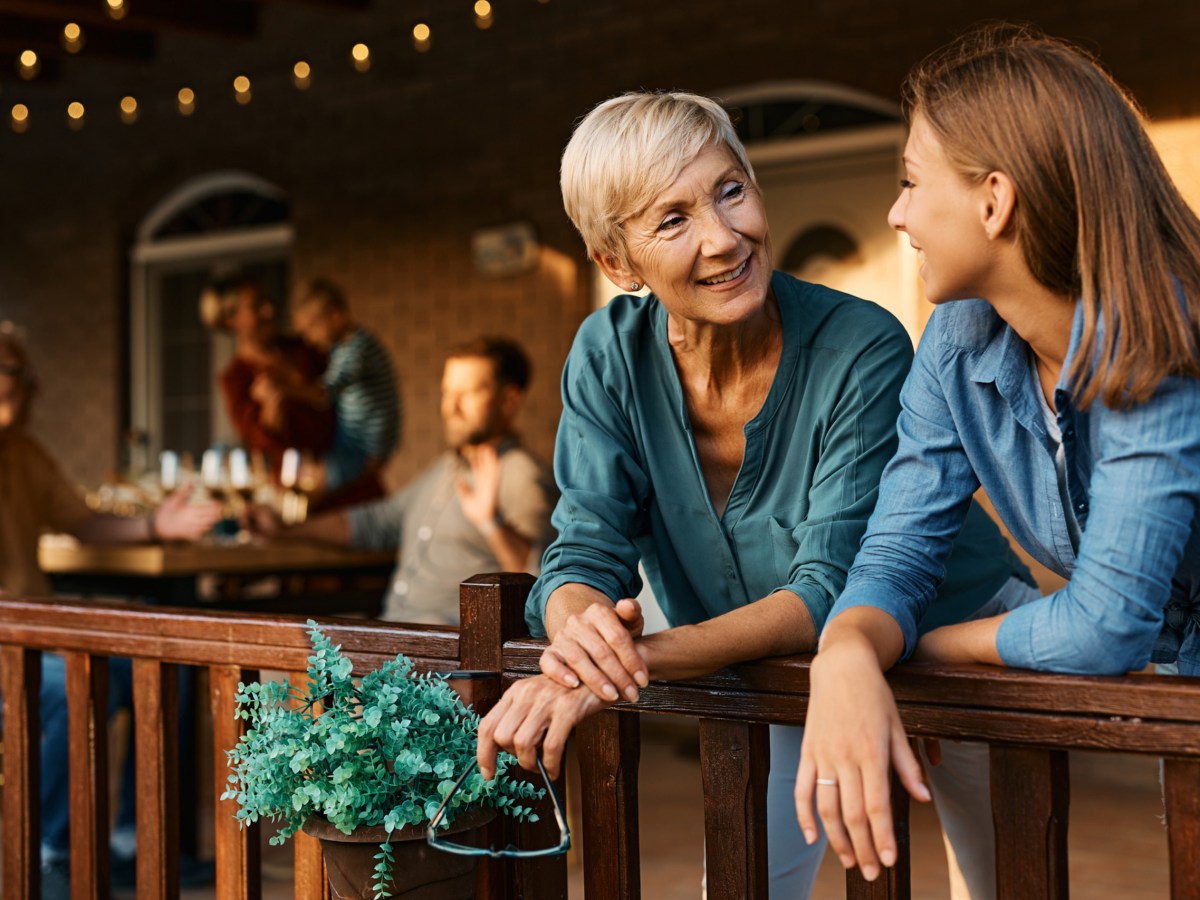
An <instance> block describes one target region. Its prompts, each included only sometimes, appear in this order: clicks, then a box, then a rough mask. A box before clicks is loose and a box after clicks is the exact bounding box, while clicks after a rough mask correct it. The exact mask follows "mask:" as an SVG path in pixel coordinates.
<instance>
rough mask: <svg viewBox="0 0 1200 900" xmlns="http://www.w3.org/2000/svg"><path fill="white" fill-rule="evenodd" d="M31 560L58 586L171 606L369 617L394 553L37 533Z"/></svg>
mask: <svg viewBox="0 0 1200 900" xmlns="http://www.w3.org/2000/svg"><path fill="white" fill-rule="evenodd" d="M38 562H39V563H40V565H41V567H42V571H44V572H45V573H46V574H47V575H49V576H50V578H51V580H52V581H53V583H54V585H55V588H56V589H57V590H59V591H61V592H64V593H80V594H85V595H95V594H105V595H115V596H121V597H146V598H148V599H151V600H154V601H155V602H158V603H162V604H167V605H172V606H202V605H210V604H216V605H219V606H220V607H221V608H222V609H230V610H247V611H269V612H291V613H302V614H307V615H338V614H339V613H345V612H352V613H360V614H361V613H366V614H367V615H370V616H377V615H378V614H379V610H380V605H381V603H382V601H383V595H384V593H385V592H386V590H387V585H388V579H389V576H390V574H391V571H392V569H393V567H394V566H395V564H396V555H395V553H394V552H393V551H390V550H349V549H344V548H339V547H332V546H329V545H327V544H320V543H315V542H309V541H298V540H288V541H265V542H257V541H255V542H251V543H248V544H220V543H214V542H207V541H202V542H197V543H193V544H180V543H166V544H80V543H78V542H76V541H72V540H71V539H69V538H63V537H61V536H58V535H54V536H50V537H47V538H43V539H42V541H41V544H40V545H39V547H38ZM204 577H210V578H212V579H214V583H215V585H216V589H215V590H209V591H202V590H200V589H199V587H198V584H199V579H201V578H204ZM266 578H278V579H279V591H278V594H276V595H274V596H259V593H260V592H254V595H253V596H249V595H246V594H244V593H243V589H244V588H245V587H246V586H247V585H248V584H250V583H253V582H259V583H260V587H261V582H262V580H263V579H266Z"/></svg>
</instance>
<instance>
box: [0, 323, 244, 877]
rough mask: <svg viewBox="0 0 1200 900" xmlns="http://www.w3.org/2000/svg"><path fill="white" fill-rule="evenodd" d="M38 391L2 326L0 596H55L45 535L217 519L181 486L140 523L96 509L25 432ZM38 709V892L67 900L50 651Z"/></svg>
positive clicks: (127, 539) (119, 835) (125, 663)
mask: <svg viewBox="0 0 1200 900" xmlns="http://www.w3.org/2000/svg"><path fill="white" fill-rule="evenodd" d="M36 393H37V378H36V376H35V375H34V372H33V368H32V366H31V364H30V361H29V356H28V354H27V352H26V350H25V347H24V344H23V343H22V341H21V339H20V337H19V336H18V333H17V329H15V328H13V327H12V326H11V325H9V324H8V323H5V324H4V325H3V326H0V593H2V594H11V595H13V596H18V597H49V596H51V595H52V589H51V586H50V583H49V581H48V580H47V578H46V576H45V575H44V574H43V573H42V571H41V569H40V568H39V566H38V538H39V536H40V535H41V534H42V532H45V531H55V532H65V533H68V534H72V535H74V536H75V537H76V538H78V539H79V540H81V541H84V542H87V543H135V542H140V541H157V540H195V539H197V538H199V537H201V536H203V535H204V534H206V533H207V532H208V530H209V529H210V528H212V526H213V525H214V524H215V523H216V521H217V520H218V519H219V518H220V515H221V510H220V506H219V504H217V503H212V502H203V503H193V502H191V500H190V497H189V493H190V488H186V487H185V488H183V489H181V490H179V491H176V492H175V493H174V494H171V495H170V496H168V497H167V498H166V500H164V501H163V502H162V504H161V505H160V506H158V507H157V508H156V509H153V510H151V511H150V512H148V513H147V514H146V515H145V516H142V517H139V518H124V517H120V516H114V515H109V514H105V513H95V512H92V510H90V509H89V508H88V507H87V504H85V503H84V501H83V498H82V497H81V496H80V494H79V492H78V491H76V489H75V488H74V486H73V485H72V484H71V483H70V482H69V481H68V480H67V479H66V478H65V477H64V475H63V474H62V472H61V470H60V469H59V467H58V465H57V464H56V463H55V461H54V459H53V458H52V457H51V456H50V454H49V453H47V452H46V450H45V449H44V448H43V447H42V445H41V444H40V443H39V442H38V441H37V439H36V438H34V437H33V435H32V434H30V433H29V431H28V429H27V427H26V425H27V423H28V421H29V415H30V407H31V404H32V401H33V398H34V396H35V395H36ZM132 694H133V686H132V676H131V667H130V663H129V660H127V659H112V660H110V666H109V713H110V715H111V714H112V713H114V712H116V710H117V709H120V708H128V709H132ZM40 712H41V726H42V744H41V766H42V784H41V800H42V807H41V813H42V834H41V841H42V866H43V891H42V896H43V897H53V898H59V897H63V898H65V897H67V896H69V889H68V888H69V886H68V877H69V874H68V862H69V858H70V796H69V793H68V786H67V782H68V759H67V747H68V726H67V691H66V665H65V663H64V661H63V658H62V657H61V656H58V655H56V654H53V653H44V654H42V685H41V694H40ZM132 775H133V773H132V767H131V766H129V765H127V766H126V769H125V773H124V776H123V785H122V788H123V789H122V791H121V799H120V803H119V808H118V815H117V821H116V827H115V828H114V829H113V872H114V876H119V875H120V873H126V874H128V875H129V876H130V878H132V873H133V871H134V868H133V865H132V858H133V852H134V845H133V840H134V833H135V826H134V805H135V804H134V781H133V777H132ZM181 865H182V867H183V869H185V870H186V872H185V875H188V876H192V878H193V879H194V878H195V877H196V876H197V873H196V867H195V866H194V865H189V864H188V863H186V862H184V863H182V864H181ZM209 868H210V869H211V867H209ZM209 874H210V873H209ZM199 877H200V878H201V879H203V877H204V876H203V874H201V875H200V876H199Z"/></svg>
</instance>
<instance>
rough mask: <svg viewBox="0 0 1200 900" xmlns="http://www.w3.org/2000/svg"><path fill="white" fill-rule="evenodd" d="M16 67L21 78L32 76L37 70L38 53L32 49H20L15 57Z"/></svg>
mask: <svg viewBox="0 0 1200 900" xmlns="http://www.w3.org/2000/svg"><path fill="white" fill-rule="evenodd" d="M17 67H18V72H19V74H20V76H21V77H22V78H32V77H33V76H34V75H36V74H37V72H38V55H37V54H36V53H34V52H33V51H32V50H22V51H21V55H20V56H18V57H17Z"/></svg>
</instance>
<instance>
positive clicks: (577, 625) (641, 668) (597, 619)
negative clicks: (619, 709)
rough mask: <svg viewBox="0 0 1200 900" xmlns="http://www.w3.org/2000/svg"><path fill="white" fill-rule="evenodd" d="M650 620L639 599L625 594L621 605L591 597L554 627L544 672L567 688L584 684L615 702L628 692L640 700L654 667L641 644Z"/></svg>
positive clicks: (543, 662)
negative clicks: (641, 689)
mask: <svg viewBox="0 0 1200 900" xmlns="http://www.w3.org/2000/svg"><path fill="white" fill-rule="evenodd" d="M644 626H645V621H644V620H643V619H642V607H641V604H640V603H638V602H637V601H636V600H628V599H626V600H621V601H618V602H617V604H616V605H615V606H609V605H608V604H607V603H604V602H599V603H591V604H590V605H588V606H587V607H586V608H584V609H583V610H582V611H580V612H577V613H575V614H573V615H570V616H568V617H567V619H566V621H565V622H564V623H563V624H562V626H561V627H559V628H558V630H557V631H556V632H555V633H554V639H553V640H552V641H551V643H550V646H549V647H547V648H546V649H545V651H543V653H542V658H541V666H542V672H543V674H545V675H547V676H549V677H550V678H551V679H553V680H554V681H555V682H557V683H558V684H559V685H561V686H562V687H565V688H576V687H578V686H579V685H580V684H583V685H584V687H586V688H587V689H588V690H589V691H591V692H592V693H593V694H595V695H596V696H597V697H601V698H603V699H605V700H607V701H609V702H610V703H615V702H616V701H617V700H618V699H619V698H620V697H621V696H622V695H623V696H624V697H625V699H626V700H628V701H630V702H631V703H636V702H637V698H638V688H639V687H645V686H646V685H648V684H649V683H650V671H649V669H648V668H647V666H646V661H645V660H644V659H642V656H641V654H640V653H638V649H637V646H636V644H635V641H636V640H637V639H638V638H639V637H641V635H642V628H643V627H644Z"/></svg>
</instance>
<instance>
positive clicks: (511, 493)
mask: <svg viewBox="0 0 1200 900" xmlns="http://www.w3.org/2000/svg"><path fill="white" fill-rule="evenodd" d="M529 376H530V368H529V359H528V357H527V356H526V354H525V351H524V350H523V349H521V347H520V346H519V345H518V344H516V343H514V342H513V341H510V340H507V339H505V338H498V337H481V338H477V339H476V340H473V341H471V342H469V343H466V344H461V345H459V346H457V347H455V348H454V349H452V350H451V351H450V352H449V353H448V354H447V356H446V362H445V367H444V369H443V372H442V402H441V416H442V427H443V429H444V431H445V437H446V444H447V445H448V449H447V450H446V452H444V453H443V454H441V455H440V456H438V457H437V459H435V460H434V461H433V462H432V463H431V464H430V465H429V466H428V467H426V468H425V469H424V470H423V471H422V472H421V473H419V474H418V475H417V476H416V478H414V479H413V480H412V481H411V482H410V483H409V484H408V485H407V486H406V487H404V488H403V489H401V490H400V491H398V492H396V493H394V494H392V495H391V496H389V497H385V498H383V499H381V500H376V501H373V502H371V503H365V504H359V505H356V506H350V507H345V508H342V509H338V510H335V511H333V512H329V513H326V514H325V515H321V516H317V517H315V518H313V519H309V520H308V521H307V522H303V523H301V524H299V525H296V526H292V527H290V528H287V529H283V528H282V526H281V525H280V522H279V519H278V518H277V517H276V516H275V514H274V512H272V511H271V510H269V509H267V508H265V507H256V508H255V510H254V523H253V524H254V527H255V528H256V529H257V530H258V531H260V532H262V533H265V534H267V535H268V536H275V535H286V536H292V537H305V538H312V539H315V540H320V541H325V542H327V543H331V544H336V545H339V546H351V547H358V548H365V549H384V548H391V547H398V548H399V550H398V557H397V565H396V571H395V573H394V574H393V577H392V586H391V589H390V590H389V591H388V595H387V597H386V598H385V600H384V605H383V616H382V617H383V618H384V619H388V620H391V621H399V622H422V623H428V624H440V625H457V624H458V585H459V582H460V581H462V580H463V579H464V578H467V577H469V576H471V575H474V574H476V573H480V572H498V571H505V572H530V573H531V574H536V573H537V568H538V561H539V559H540V557H541V552H542V550H544V549H545V547H546V546H547V545H548V544H549V543H550V541H551V540H552V539H553V536H554V531H553V528H552V526H551V524H550V513H551V510H552V509H553V508H554V504H555V502H556V501H557V499H558V491H557V489H556V488H555V486H554V479H553V477H552V475H551V473H550V470H549V469H548V468H547V467H546V465H545V464H544V463H542V462H541V461H540V460H538V459H536V458H535V457H534V456H533V455H532V454H530V453H529V451H528V450H526V449H525V448H524V447H522V446H521V441H520V438H519V437H518V435H517V432H516V427H515V423H516V418H517V414H518V413H519V412H520V409H521V405H522V402H523V401H524V399H525V392H526V390H527V389H528V386H529Z"/></svg>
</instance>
